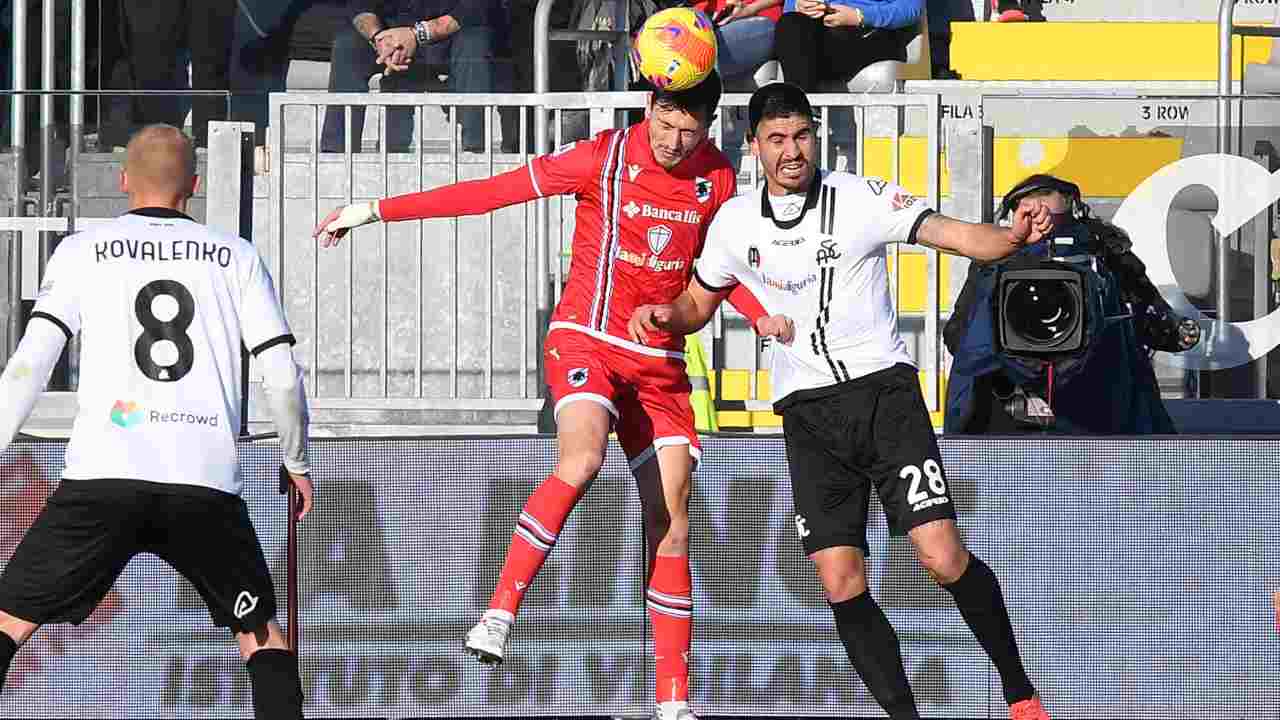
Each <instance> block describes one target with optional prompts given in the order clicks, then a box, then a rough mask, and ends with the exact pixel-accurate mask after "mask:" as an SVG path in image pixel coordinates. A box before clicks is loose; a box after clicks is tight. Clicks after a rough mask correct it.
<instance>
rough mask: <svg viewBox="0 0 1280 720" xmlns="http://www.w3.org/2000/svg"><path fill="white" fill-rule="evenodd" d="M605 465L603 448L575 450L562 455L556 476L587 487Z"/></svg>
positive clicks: (571, 483)
mask: <svg viewBox="0 0 1280 720" xmlns="http://www.w3.org/2000/svg"><path fill="white" fill-rule="evenodd" d="M603 465H604V450H603V449H591V450H575V451H573V452H572V453H567V454H565V455H563V456H561V458H560V464H559V466H558V467H557V468H556V477H558V478H560V479H561V480H562V481H564V482H566V483H568V484H570V485H572V486H574V487H579V488H580V487H585V486H586V485H587V484H588V483H590V482H591V481H592V480H593V479H595V476H596V475H597V474H599V472H600V468H601V467H602V466H603Z"/></svg>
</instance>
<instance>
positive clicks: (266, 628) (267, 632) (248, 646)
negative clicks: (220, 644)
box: [236, 622, 289, 663]
mask: <svg viewBox="0 0 1280 720" xmlns="http://www.w3.org/2000/svg"><path fill="white" fill-rule="evenodd" d="M236 642H237V644H238V645H239V646H240V659H242V660H244V661H245V662H246V663H247V662H249V660H250V659H252V658H253V656H254V654H256V653H257V652H258V651H260V650H266V649H268V648H270V649H272V650H288V649H289V642H288V640H286V639H285V637H284V633H282V632H281V631H280V627H279V626H278V625H276V624H275V623H274V622H266V623H263V624H262V625H261V626H259V627H256V628H253V629H252V630H248V631H245V632H239V633H236Z"/></svg>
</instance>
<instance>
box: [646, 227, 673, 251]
mask: <svg viewBox="0 0 1280 720" xmlns="http://www.w3.org/2000/svg"><path fill="white" fill-rule="evenodd" d="M648 237H649V249H650V250H652V251H653V254H654V255H661V254H662V251H663V250H666V249H667V245H668V244H669V243H670V242H671V228H669V227H667V226H666V225H654V226H653V227H651V228H649V233H648Z"/></svg>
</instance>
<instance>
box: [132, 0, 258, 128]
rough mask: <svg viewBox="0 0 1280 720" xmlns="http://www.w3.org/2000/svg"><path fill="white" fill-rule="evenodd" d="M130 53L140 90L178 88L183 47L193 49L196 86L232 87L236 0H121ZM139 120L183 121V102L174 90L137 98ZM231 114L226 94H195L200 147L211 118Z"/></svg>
mask: <svg viewBox="0 0 1280 720" xmlns="http://www.w3.org/2000/svg"><path fill="white" fill-rule="evenodd" d="M120 10H121V13H122V15H123V35H124V42H125V57H126V59H127V62H128V68H129V75H130V77H131V79H132V82H133V87H134V88H135V89H138V90H176V89H180V86H179V85H178V84H177V83H175V79H176V78H177V77H178V75H179V66H178V58H179V50H180V49H182V48H188V49H189V50H190V52H191V87H192V89H194V90H224V91H225V90H227V89H229V88H230V87H231V82H230V70H231V41H232V37H233V35H234V28H235V13H236V3H235V0H166V1H165V2H154V0H120ZM134 107H135V119H136V121H137V122H138V123H140V124H143V125H147V124H151V123H167V124H169V125H176V126H181V125H182V120H183V115H184V114H185V113H184V112H183V103H182V102H180V100H179V98H176V97H174V96H171V95H149V96H141V97H137V98H135V99H134ZM226 119H227V100H226V98H225V97H217V96H206V97H194V98H193V99H192V101H191V135H192V137H193V138H194V139H195V144H196V146H197V147H203V146H204V145H206V144H208V139H209V127H208V123H209V121H210V120H226Z"/></svg>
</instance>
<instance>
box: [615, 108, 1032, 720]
mask: <svg viewBox="0 0 1280 720" xmlns="http://www.w3.org/2000/svg"><path fill="white" fill-rule="evenodd" d="M748 112H749V115H750V125H751V133H752V136H751V144H752V148H753V149H754V151H755V155H756V157H758V158H759V159H760V161H761V163H762V164H763V166H764V172H765V179H766V189H765V190H757V191H756V192H753V193H750V194H747V195H741V196H739V197H737V198H734V199H733V200H730V201H729V202H728V203H727V204H726V205H725V206H724V208H722V209H721V211H720V213H719V214H718V215H717V216H716V218H715V220H714V221H712V224H711V229H710V231H709V233H708V236H707V243H706V246H705V247H704V248H703V251H702V255H701V256H700V257H699V258H698V261H697V264H696V265H695V270H694V280H693V281H692V282H691V283H690V284H689V287H688V288H687V289H686V290H685V292H684V293H683V294H682V295H681V296H680V297H679V298H677V299H676V301H675V302H673V303H672V304H670V305H659V306H654V305H650V306H645V307H641V308H638V309H637V310H636V312H635V315H634V317H633V318H632V322H631V326H630V329H631V332H632V334H633V337H635V338H636V339H637V340H639V341H643V340H644V338H645V337H646V335H647V333H648V332H651V331H652V330H653V329H662V330H664V331H666V332H672V333H691V332H696V331H697V330H698V329H699V328H701V327H702V326H703V325H704V324H706V322H707V321H708V320H709V319H710V318H711V315H712V313H713V312H714V311H715V308H716V306H717V305H718V304H719V303H720V301H721V300H722V299H723V298H724V297H725V296H726V294H727V293H728V292H729V291H731V290H733V289H734V287H736V286H737V285H739V284H742V285H744V286H746V287H747V289H748V290H750V291H751V293H752V294H753V295H755V296H756V298H758V299H759V300H760V302H761V304H762V305H763V306H764V310H765V312H766V313H768V314H769V317H768V318H765V319H762V320H761V321H760V326H761V327H762V330H761V332H762V333H766V331H769V330H778V331H779V332H780V333H781V335H782V336H783V338H784V344H781V345H775V348H774V351H773V387H774V408H775V410H776V411H777V412H779V413H781V414H782V418H783V433H784V436H785V439H786V446H787V461H788V465H789V469H790V472H791V485H792V495H793V498H794V501H795V512H796V516H795V523H796V531H797V533H798V534H799V535H800V540H801V543H802V544H803V546H804V548H805V552H806V553H807V554H808V555H809V557H810V559H811V560H812V561H813V562H814V565H815V566H816V568H817V572H818V576H819V578H820V579H821V581H822V585H823V588H824V589H825V591H826V595H827V600H828V602H829V603H830V604H831V609H832V612H833V614H834V615H835V620H836V626H837V628H838V630H839V634H840V639H841V641H842V642H843V643H844V646H845V650H846V652H847V653H848V655H849V660H850V661H851V662H852V664H853V666H854V668H855V669H856V670H857V671H858V674H859V675H860V676H861V677H862V679H863V681H864V682H865V683H866V685H867V688H868V689H869V690H870V691H871V693H872V695H873V696H874V697H875V698H876V700H877V701H878V702H879V703H880V705H881V706H883V707H884V709H885V711H886V712H888V713H889V716H890V717H891V718H895V719H897V718H918V717H920V715H919V713H918V711H917V709H916V705H915V698H914V696H913V695H912V692H911V687H910V685H909V684H908V682H907V676H906V671H905V670H904V668H903V663H902V653H901V649H900V646H899V643H898V637H897V634H896V633H895V632H894V630H893V627H892V626H891V625H890V624H889V621H888V619H887V618H886V617H885V615H884V612H883V611H881V609H880V607H879V605H877V604H876V602H875V600H874V599H873V598H872V597H871V594H870V593H869V592H868V591H867V580H866V562H865V557H866V555H867V551H868V548H867V539H866V522H867V520H866V518H867V508H868V504H869V501H870V492H871V486H872V485H874V486H875V488H876V491H877V493H878V494H879V496H880V499H881V501H882V504H883V505H884V508H885V513H886V515H887V516H888V521H889V527H890V530H891V531H892V532H894V533H895V534H903V533H905V534H907V535H908V536H910V539H911V542H912V544H913V545H914V546H915V549H916V554H917V557H918V558H919V560H920V563H921V564H922V565H923V566H924V568H925V569H926V570H927V571H928V572H929V574H930V575H931V576H932V577H933V578H934V580H936V581H937V582H938V584H939V585H941V586H942V587H943V589H945V590H947V592H949V593H950V594H951V595H952V597H953V598H954V599H955V601H956V605H957V606H958V607H959V609H960V613H961V615H962V616H963V617H964V619H965V621H966V622H967V623H968V625H969V627H970V628H971V629H972V630H973V633H974V635H975V636H976V637H977V638H978V641H979V643H981V644H982V646H983V648H984V649H985V650H986V651H987V654H988V655H989V656H990V657H991V659H992V661H993V662H994V663H995V666H996V668H997V669H998V670H999V672H1000V677H1001V680H1002V684H1003V688H1004V695H1005V699H1006V701H1007V702H1008V703H1009V706H1010V716H1011V717H1012V718H1014V719H1015V720H1047V718H1048V715H1047V714H1046V713H1045V711H1044V708H1043V706H1042V705H1041V703H1040V700H1039V697H1038V696H1037V694H1036V691H1035V688H1034V686H1033V685H1032V684H1031V681H1030V680H1029V679H1028V678H1027V674H1026V671H1025V670H1024V669H1023V666H1022V661H1021V659H1020V658H1019V655H1018V649H1017V643H1016V641H1015V639H1014V634H1013V628H1012V626H1011V624H1010V622H1009V613H1008V611H1007V610H1006V608H1005V604H1004V599H1003V596H1002V594H1001V591H1000V584H999V582H998V581H997V579H996V576H995V574H994V573H993V572H992V571H991V569H990V568H988V567H987V566H986V564H984V563H983V562H982V560H980V559H979V558H978V557H977V556H975V555H972V554H971V553H969V551H968V550H967V549H966V548H965V546H964V543H963V541H962V540H961V538H960V533H959V530H958V529H957V528H956V522H955V518H956V514H955V509H954V507H953V504H952V498H951V495H950V491H949V489H948V486H947V481H946V476H945V474H944V473H943V470H942V458H941V455H940V454H939V452H938V443H937V439H936V438H935V437H934V433H933V427H932V424H931V423H930V420H929V413H928V410H927V408H926V406H925V403H924V398H923V396H922V394H921V392H920V385H919V381H918V380H917V371H916V368H915V367H914V366H913V365H912V364H911V359H910V356H909V355H908V354H907V351H906V347H905V345H904V343H903V341H902V338H901V337H900V336H899V335H898V329H897V324H898V323H897V313H896V311H895V309H894V305H893V301H892V298H891V297H890V295H889V285H888V277H887V274H886V264H885V246H886V245H887V244H889V243H893V242H897V243H920V244H922V245H927V246H929V247H933V248H936V249H938V250H942V251H946V252H950V253H955V254H960V255H967V256H969V257H973V258H977V259H981V260H994V259H997V258H1000V257H1004V256H1005V255H1008V254H1010V253H1012V252H1014V251H1015V250H1017V249H1018V248H1020V247H1022V246H1023V245H1025V244H1030V243H1034V242H1038V241H1039V240H1040V238H1041V237H1042V236H1043V235H1044V234H1045V233H1047V232H1048V231H1049V230H1050V229H1051V228H1052V219H1051V217H1050V215H1049V212H1048V210H1047V209H1046V208H1045V207H1043V206H1042V205H1039V206H1030V207H1028V208H1025V209H1023V210H1021V211H1020V212H1019V213H1018V215H1017V216H1016V217H1015V218H1014V224H1013V227H1012V228H1010V229H1006V228H999V227H996V226H994V225H979V224H973V223H966V222H962V221H959V220H953V219H951V218H947V217H944V216H942V215H939V214H937V213H934V212H933V211H932V210H931V209H929V208H927V207H926V206H925V204H924V203H923V202H921V201H920V200H918V199H917V198H915V197H913V196H912V195H910V194H909V193H908V192H907V191H905V190H904V189H902V188H901V187H898V186H896V185H892V184H889V183H886V182H884V181H883V180H879V179H875V178H864V177H858V176H855V175H850V174H847V173H839V172H824V171H822V170H819V169H817V168H816V167H815V166H814V165H813V164H812V159H813V158H814V157H816V155H815V150H816V147H815V143H816V134H817V133H816V128H815V125H814V121H813V110H812V108H811V107H810V105H809V101H808V98H807V97H806V96H805V94H804V92H803V91H802V90H800V88H798V87H796V86H794V85H790V84H787V83H775V84H772V85H767V86H765V87H763V88H760V89H759V90H757V91H756V92H755V94H754V95H753V96H752V98H751V102H750V105H749V111H748ZM787 341H789V342H787Z"/></svg>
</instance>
